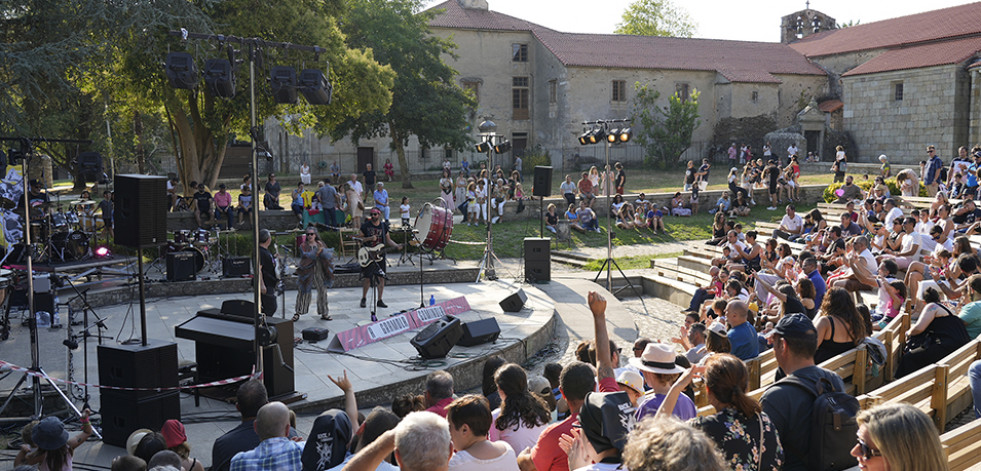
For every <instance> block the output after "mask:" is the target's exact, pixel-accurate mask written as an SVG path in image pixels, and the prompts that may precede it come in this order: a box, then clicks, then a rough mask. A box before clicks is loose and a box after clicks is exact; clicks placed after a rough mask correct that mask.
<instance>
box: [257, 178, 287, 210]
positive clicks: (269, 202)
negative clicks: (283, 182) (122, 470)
mask: <svg viewBox="0 0 981 471" xmlns="http://www.w3.org/2000/svg"><path fill="white" fill-rule="evenodd" d="M265 189H266V196H265V197H264V198H263V199H262V204H263V205H264V206H265V207H266V209H267V210H270V209H274V210H278V209H283V207H282V206H280V205H279V195H280V193H282V192H283V187H282V186H280V184H279V182H278V181H276V174H275V173H270V174H269V177H268V179H267V180H266V188H265Z"/></svg>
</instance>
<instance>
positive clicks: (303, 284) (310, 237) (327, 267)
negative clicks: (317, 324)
mask: <svg viewBox="0 0 981 471" xmlns="http://www.w3.org/2000/svg"><path fill="white" fill-rule="evenodd" d="M298 249H299V251H300V262H299V264H298V265H297V267H296V290H297V291H296V311H295V313H294V314H293V322H296V321H298V320H300V316H301V315H303V314H306V313H307V311H308V310H309V309H310V299H311V298H312V297H313V289H314V288H316V289H317V314H319V315H320V318H321V319H323V320H325V321H329V320H331V318H330V311H329V310H328V307H327V288H330V287H331V286H333V285H334V272H333V267H332V261H333V253H334V252H333V250H331V249H328V248H327V246H326V245H324V243H323V242H321V241H320V236H319V234H317V227H316V226H314V225H313V224H310V225H309V226H307V229H306V235H305V236H304V238H303V243H301V244H300V246H299V248H298Z"/></svg>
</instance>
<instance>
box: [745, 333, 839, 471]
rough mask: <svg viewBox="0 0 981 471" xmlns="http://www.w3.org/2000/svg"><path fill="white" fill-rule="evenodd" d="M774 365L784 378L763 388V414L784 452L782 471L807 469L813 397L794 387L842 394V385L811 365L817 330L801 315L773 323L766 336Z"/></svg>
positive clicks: (833, 377) (835, 375)
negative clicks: (803, 385) (770, 347)
mask: <svg viewBox="0 0 981 471" xmlns="http://www.w3.org/2000/svg"><path fill="white" fill-rule="evenodd" d="M770 338H771V341H772V343H773V352H774V356H775V358H776V360H777V365H779V366H780V369H781V370H783V372H784V373H785V374H787V376H786V377H785V378H783V379H781V380H780V381H777V382H776V383H774V384H773V385H772V386H770V387H769V388H767V390H766V391H765V392H764V393H763V397H761V398H760V404H761V405H762V406H763V412H765V413H766V415H767V416H769V418H770V420H771V422H773V426H774V428H776V430H777V434H778V436H779V437H780V442H781V444H782V445H783V449H784V456H785V460H784V466H783V469H784V470H785V471H802V470H805V469H807V466H806V464H807V463H808V462H810V461H811V459H809V456H808V455H809V452H810V450H811V449H810V448H809V444H810V443H811V431H812V430H813V429H814V427H812V426H811V424H812V421H813V419H812V418H811V413H812V411H813V405H814V394H812V393H811V392H810V391H807V390H805V389H804V388H802V387H801V386H799V385H798V384H794V383H803V384H805V385H808V386H809V387H810V388H812V389H813V388H816V387H817V386H818V383H819V382H820V383H822V384H824V386H823V389H824V390H825V391H829V388H830V389H831V390H834V391H844V390H845V384H844V383H843V382H842V381H841V378H840V377H838V375H837V374H835V373H834V372H833V371H828V370H825V369H823V368H819V367H817V366H815V364H814V352H815V350H817V330H816V329H815V328H814V324H813V323H811V320H810V319H808V318H807V317H806V316H804V315H803V314H791V315H789V316H785V317H783V318H781V319H780V320H779V321H777V324H776V326H775V327H774V328H773V331H772V332H771V333H770Z"/></svg>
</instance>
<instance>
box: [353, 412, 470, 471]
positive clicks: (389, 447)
mask: <svg viewBox="0 0 981 471" xmlns="http://www.w3.org/2000/svg"><path fill="white" fill-rule="evenodd" d="M393 451H394V452H395V460H396V462H398V465H399V469H400V470H401V471H446V470H447V469H448V467H449V461H450V454H451V452H452V451H453V443H452V442H451V438H450V429H449V426H448V425H447V422H446V419H444V418H442V417H440V416H438V415H436V414H433V413H431V412H428V411H423V412H413V413H411V414H409V415H407V416H405V418H404V419H402V421H401V422H399V424H398V426H396V427H395V429H394V430H389V431H387V432H385V433H383V434H382V435H381V436H380V437H378V438H377V439H376V440H375V441H374V442H372V443H371V444H370V445H368V446H367V447H365V448H364V449H362V450H360V451H358V454H356V455H354V457H352V458H351V461H350V462H348V464H347V466H345V467H344V469H345V470H348V471H374V470H375V469H377V468H378V466H379V465H380V464H381V463H382V461H384V459H385V457H386V456H388V455H390V454H391V453H392V452H393Z"/></svg>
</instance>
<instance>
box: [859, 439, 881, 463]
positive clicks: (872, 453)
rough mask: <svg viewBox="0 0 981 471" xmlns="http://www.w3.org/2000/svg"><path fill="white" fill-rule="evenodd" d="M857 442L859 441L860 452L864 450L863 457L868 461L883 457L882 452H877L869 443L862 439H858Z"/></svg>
mask: <svg viewBox="0 0 981 471" xmlns="http://www.w3.org/2000/svg"><path fill="white" fill-rule="evenodd" d="M856 440H858V448H859V449H860V450H862V457H863V458H865V459H866V460H871V459H872V458H875V457H876V456H882V452H881V451H879V450H876V449H875V448H872V447H870V446H869V445H868V444H867V443H865V442H864V441H862V439H861V438H858V439H856Z"/></svg>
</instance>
